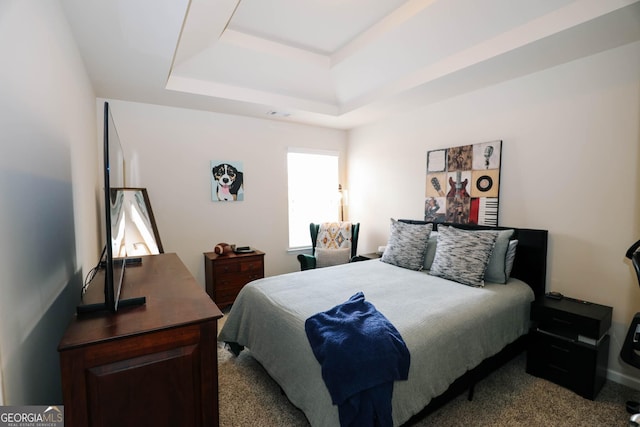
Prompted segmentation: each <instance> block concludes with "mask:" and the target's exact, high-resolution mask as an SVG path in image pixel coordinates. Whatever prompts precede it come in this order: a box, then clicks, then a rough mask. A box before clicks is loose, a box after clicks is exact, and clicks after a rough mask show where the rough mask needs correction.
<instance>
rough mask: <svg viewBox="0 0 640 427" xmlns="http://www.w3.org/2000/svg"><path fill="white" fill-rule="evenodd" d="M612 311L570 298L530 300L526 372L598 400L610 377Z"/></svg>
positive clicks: (605, 307) (603, 306)
mask: <svg viewBox="0 0 640 427" xmlns="http://www.w3.org/2000/svg"><path fill="white" fill-rule="evenodd" d="M612 312H613V308H611V307H608V306H605V305H600V304H595V303H591V302H587V301H581V300H576V299H573V298H567V297H564V298H562V299H552V298H549V297H542V298H541V299H538V300H536V301H534V302H533V303H531V320H533V322H534V325H533V327H532V329H531V334H530V342H529V351H528V353H527V372H528V373H529V374H531V375H535V376H537V377H541V378H544V379H547V380H550V381H552V382H554V383H556V384H559V385H561V386H563V387H566V388H568V389H570V390H573V391H574V392H576V393H577V394H579V395H581V396H582V397H586V398H587V399H592V400H593V399H595V397H596V396H597V394H598V392H599V391H600V389H601V388H602V386H603V385H604V383H605V381H606V376H607V364H608V361H609V341H610V339H609V335H608V334H607V332H608V331H609V328H610V327H611V315H612Z"/></svg>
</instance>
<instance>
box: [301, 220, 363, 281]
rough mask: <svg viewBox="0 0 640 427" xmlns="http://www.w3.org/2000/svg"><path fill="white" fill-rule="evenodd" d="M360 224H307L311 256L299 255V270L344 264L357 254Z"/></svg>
mask: <svg viewBox="0 0 640 427" xmlns="http://www.w3.org/2000/svg"><path fill="white" fill-rule="evenodd" d="M359 232H360V223H350V222H325V223H322V224H315V223H311V224H309V233H310V234H311V247H312V251H311V255H309V254H300V255H298V261H299V262H300V269H301V270H310V269H313V268H316V267H328V266H330V265H337V264H345V263H347V262H350V261H351V259H353V258H354V257H355V256H356V254H357V253H358V234H359Z"/></svg>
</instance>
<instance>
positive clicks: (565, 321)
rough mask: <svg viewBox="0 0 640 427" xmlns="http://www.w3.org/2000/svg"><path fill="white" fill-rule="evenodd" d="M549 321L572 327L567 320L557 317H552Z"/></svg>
mask: <svg viewBox="0 0 640 427" xmlns="http://www.w3.org/2000/svg"><path fill="white" fill-rule="evenodd" d="M551 320H553V321H554V322H558V323H564V324H565V325H572V323H571V322H569V321H568V320H564V319H559V318H557V317H552V318H551Z"/></svg>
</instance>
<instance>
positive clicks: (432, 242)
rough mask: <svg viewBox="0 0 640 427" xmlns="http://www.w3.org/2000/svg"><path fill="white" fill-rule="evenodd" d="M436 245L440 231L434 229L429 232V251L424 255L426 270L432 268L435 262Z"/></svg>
mask: <svg viewBox="0 0 640 427" xmlns="http://www.w3.org/2000/svg"><path fill="white" fill-rule="evenodd" d="M436 246H438V232H437V231H432V232H431V234H429V241H428V242H427V252H426V254H425V256H424V264H423V267H424V269H425V270H429V269H430V268H431V264H433V258H434V257H435V256H436Z"/></svg>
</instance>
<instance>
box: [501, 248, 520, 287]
mask: <svg viewBox="0 0 640 427" xmlns="http://www.w3.org/2000/svg"><path fill="white" fill-rule="evenodd" d="M517 247H518V241H517V240H510V241H509V249H507V256H506V257H505V260H504V269H505V272H506V273H507V280H509V277H511V270H512V269H513V260H514V259H516V248H517Z"/></svg>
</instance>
